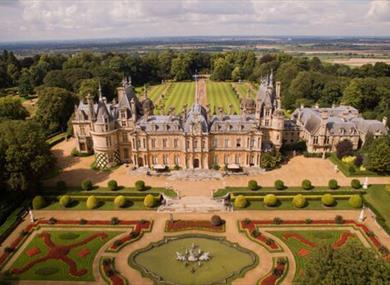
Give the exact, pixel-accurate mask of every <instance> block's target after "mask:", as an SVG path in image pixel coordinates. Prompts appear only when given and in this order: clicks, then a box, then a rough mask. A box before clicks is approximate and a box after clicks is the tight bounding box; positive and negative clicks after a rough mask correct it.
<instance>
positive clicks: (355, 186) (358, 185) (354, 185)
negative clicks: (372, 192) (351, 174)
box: [351, 179, 362, 189]
mask: <svg viewBox="0 0 390 285" xmlns="http://www.w3.org/2000/svg"><path fill="white" fill-rule="evenodd" d="M351 187H352V188H353V189H359V188H361V187H362V184H361V183H360V181H359V180H358V179H352V180H351Z"/></svg>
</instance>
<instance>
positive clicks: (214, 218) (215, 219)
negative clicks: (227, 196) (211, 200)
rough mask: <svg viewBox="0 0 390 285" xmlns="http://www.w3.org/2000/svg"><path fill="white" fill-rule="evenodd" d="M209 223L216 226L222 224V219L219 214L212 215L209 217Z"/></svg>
mask: <svg viewBox="0 0 390 285" xmlns="http://www.w3.org/2000/svg"><path fill="white" fill-rule="evenodd" d="M211 224H212V225H213V226H215V227H218V226H220V225H222V224H223V220H222V219H221V217H220V216H218V215H213V216H212V217H211Z"/></svg>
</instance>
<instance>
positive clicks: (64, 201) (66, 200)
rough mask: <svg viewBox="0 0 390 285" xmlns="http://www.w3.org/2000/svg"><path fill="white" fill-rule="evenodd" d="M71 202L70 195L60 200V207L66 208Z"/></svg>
mask: <svg viewBox="0 0 390 285" xmlns="http://www.w3.org/2000/svg"><path fill="white" fill-rule="evenodd" d="M70 202H71V199H70V196H69V195H63V196H61V198H60V205H61V206H62V207H64V208H66V207H68V206H69V204H70Z"/></svg>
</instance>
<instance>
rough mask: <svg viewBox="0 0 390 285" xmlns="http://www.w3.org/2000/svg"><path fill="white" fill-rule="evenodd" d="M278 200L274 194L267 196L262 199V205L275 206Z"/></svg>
mask: <svg viewBox="0 0 390 285" xmlns="http://www.w3.org/2000/svg"><path fill="white" fill-rule="evenodd" d="M277 203H278V198H277V197H276V196H275V195H274V194H267V195H265V197H264V204H265V205H266V206H268V207H273V206H276V204H277Z"/></svg>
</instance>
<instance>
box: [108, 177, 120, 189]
mask: <svg viewBox="0 0 390 285" xmlns="http://www.w3.org/2000/svg"><path fill="white" fill-rule="evenodd" d="M107 188H108V189H110V190H111V191H115V190H118V182H116V181H115V180H110V181H108V182H107Z"/></svg>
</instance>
